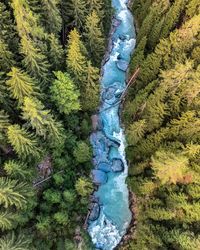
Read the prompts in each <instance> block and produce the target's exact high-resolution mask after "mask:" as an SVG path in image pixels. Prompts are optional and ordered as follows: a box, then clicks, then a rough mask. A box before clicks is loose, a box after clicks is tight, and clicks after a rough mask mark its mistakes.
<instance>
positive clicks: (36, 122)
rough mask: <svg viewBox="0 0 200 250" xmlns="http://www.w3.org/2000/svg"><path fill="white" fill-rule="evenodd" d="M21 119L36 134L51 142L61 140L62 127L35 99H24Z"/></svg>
mask: <svg viewBox="0 0 200 250" xmlns="http://www.w3.org/2000/svg"><path fill="white" fill-rule="evenodd" d="M22 111H23V113H22V116H23V119H25V120H27V121H28V123H29V124H30V126H31V127H32V128H33V129H35V130H36V134H37V135H40V136H43V137H44V138H47V137H50V138H51V139H52V140H60V139H61V129H62V126H61V124H60V123H59V122H57V121H55V119H54V118H53V116H52V114H51V113H50V110H45V107H44V105H43V104H42V103H41V102H40V101H39V100H37V99H35V98H29V97H26V98H25V99H24V103H23V107H22Z"/></svg>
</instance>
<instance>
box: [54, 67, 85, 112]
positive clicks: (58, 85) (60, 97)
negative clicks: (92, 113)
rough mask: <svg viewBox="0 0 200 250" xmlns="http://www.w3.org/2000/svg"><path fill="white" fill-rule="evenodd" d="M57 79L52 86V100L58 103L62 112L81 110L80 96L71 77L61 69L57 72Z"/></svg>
mask: <svg viewBox="0 0 200 250" xmlns="http://www.w3.org/2000/svg"><path fill="white" fill-rule="evenodd" d="M55 76H56V78H57V79H56V80H55V81H54V82H53V84H52V86H51V94H52V100H53V101H54V102H55V103H56V106H57V107H58V109H59V111H60V113H64V114H69V113H71V112H74V111H77V110H80V103H79V100H78V98H79V96H80V93H79V91H78V90H77V89H76V87H75V85H74V83H73V81H72V79H71V77H70V76H69V74H67V73H62V72H61V71H58V72H55Z"/></svg>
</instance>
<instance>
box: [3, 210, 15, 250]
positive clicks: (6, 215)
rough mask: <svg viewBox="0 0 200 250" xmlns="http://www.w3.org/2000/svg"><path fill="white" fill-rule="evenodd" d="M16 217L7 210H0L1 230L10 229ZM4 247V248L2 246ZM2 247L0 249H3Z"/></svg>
mask: <svg viewBox="0 0 200 250" xmlns="http://www.w3.org/2000/svg"><path fill="white" fill-rule="evenodd" d="M15 219H16V216H15V214H13V213H10V212H8V211H0V229H1V231H6V230H9V229H12V228H13V226H14V224H15V223H14V221H15ZM1 240H2V239H1V238H0V249H2V248H1V244H2V243H1ZM3 249H4V248H3ZM3 249H2V250H3Z"/></svg>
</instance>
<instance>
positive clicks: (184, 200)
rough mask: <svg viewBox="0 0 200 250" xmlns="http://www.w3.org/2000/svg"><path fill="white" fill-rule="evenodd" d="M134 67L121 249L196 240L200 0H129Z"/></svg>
mask: <svg viewBox="0 0 200 250" xmlns="http://www.w3.org/2000/svg"><path fill="white" fill-rule="evenodd" d="M133 13H134V16H135V19H136V27H137V30H138V34H137V46H136V50H135V52H134V55H133V57H132V61H131V65H130V73H132V72H133V71H134V70H135V68H137V67H140V74H139V76H138V78H137V81H136V82H135V85H134V86H132V87H131V89H130V90H129V94H128V97H127V100H126V103H125V107H124V110H123V121H124V123H125V126H126V133H127V140H128V147H127V157H128V160H129V178H128V183H129V186H130V188H131V190H132V191H133V192H134V193H135V195H136V198H137V204H136V215H135V217H136V230H135V232H134V235H133V237H132V240H131V241H130V242H129V243H128V244H127V246H126V247H124V248H123V249H138V250H139V249H141V250H147V249H148V250H149V249H170V250H171V249H172V250H173V249H176V250H180V249H181V250H195V249H199V247H200V202H199V199H200V144H199V142H200V116H199V115H200V113H199V111H200V96H199V92H200V66H199V63H200V2H199V1H198V0H175V1H168V0H160V1H155V0H146V1H143V0H135V1H134V4H133Z"/></svg>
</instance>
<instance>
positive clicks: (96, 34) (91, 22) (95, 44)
mask: <svg viewBox="0 0 200 250" xmlns="http://www.w3.org/2000/svg"><path fill="white" fill-rule="evenodd" d="M84 36H85V40H86V41H88V42H87V43H88V50H89V52H90V55H91V57H92V58H93V61H94V62H95V63H96V64H99V62H100V60H101V58H102V55H103V53H104V49H105V39H104V36H103V33H102V31H101V28H100V19H99V17H98V15H97V13H96V11H93V12H92V13H91V14H89V15H88V16H87V18H86V24H85V34H84Z"/></svg>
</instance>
